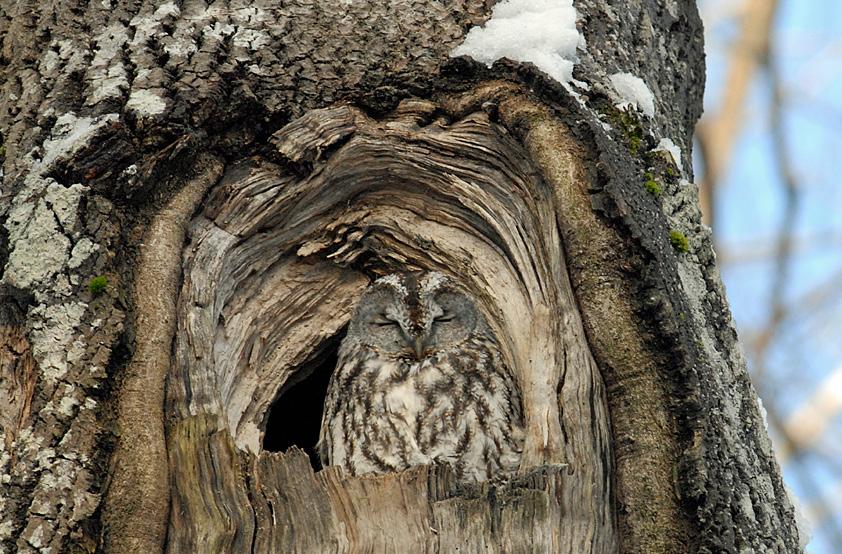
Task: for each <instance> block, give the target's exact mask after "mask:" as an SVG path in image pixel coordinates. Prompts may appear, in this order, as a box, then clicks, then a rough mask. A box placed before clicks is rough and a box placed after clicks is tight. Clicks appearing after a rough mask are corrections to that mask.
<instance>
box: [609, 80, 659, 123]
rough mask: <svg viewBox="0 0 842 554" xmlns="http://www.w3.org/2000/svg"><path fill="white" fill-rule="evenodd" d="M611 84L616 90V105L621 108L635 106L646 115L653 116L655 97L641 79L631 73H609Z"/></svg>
mask: <svg viewBox="0 0 842 554" xmlns="http://www.w3.org/2000/svg"><path fill="white" fill-rule="evenodd" d="M611 85H612V86H613V87H614V90H615V91H616V92H617V98H616V100H617V103H616V106H617V107H618V108H620V109H621V110H626V109H628V108H630V107H631V108H635V109H638V110H640V111H642V112H643V113H644V114H645V115H646V116H647V117H654V116H655V97H654V96H653V95H652V91H651V90H649V87H648V86H646V83H645V82H643V79H641V78H640V77H637V76H636V75H632V74H631V73H625V72H622V73H615V74H613V75H611Z"/></svg>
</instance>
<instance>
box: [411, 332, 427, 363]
mask: <svg viewBox="0 0 842 554" xmlns="http://www.w3.org/2000/svg"><path fill="white" fill-rule="evenodd" d="M426 346H427V345H426V344H424V337H416V339H415V341H414V342H413V344H412V349H413V350H414V351H415V359H416V360H420V359H421V358H423V357H424V348H425V347H426Z"/></svg>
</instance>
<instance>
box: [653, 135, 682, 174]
mask: <svg viewBox="0 0 842 554" xmlns="http://www.w3.org/2000/svg"><path fill="white" fill-rule="evenodd" d="M655 150H660V151H662V152H669V153H670V156H672V161H673V162H675V165H676V167H678V170H679V171H680V172H681V173H684V167H683V166H682V165H681V148H679V147H678V146H677V145H676V144H675V143H674V142H673V141H672V139H668V138H662V139H661V142H659V143H658V146H656V147H655Z"/></svg>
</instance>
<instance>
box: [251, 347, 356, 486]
mask: <svg viewBox="0 0 842 554" xmlns="http://www.w3.org/2000/svg"><path fill="white" fill-rule="evenodd" d="M341 334H342V335H344V334H345V333H344V331H343V332H342V333H341ZM339 341H340V336H339V335H338V336H336V337H334V338H333V339H331V340H329V341H326V342H325V344H324V346H322V347H320V348H319V350H318V353H317V355H316V356H315V357H314V358H313V359H312V360H309V361H308V362H307V363H305V364H304V365H303V366H302V367H301V368H299V369H297V370H296V371H295V373H294V374H293V375H294V377H292V378H290V380H289V381H288V382H287V383H285V384H284V386H283V387H282V388H281V391H280V392H279V393H278V398H277V400H275V402H273V403H272V406H271V408H269V413H268V415H267V419H266V428H265V430H264V435H263V449H264V450H268V451H269V452H285V451H286V450H287V449H289V448H290V447H292V446H297V447H298V448H300V449H301V450H303V451H304V452H306V453H307V456H308V457H309V458H310V465H311V466H313V469H314V470H316V471H318V470H320V469H322V464H321V461H320V460H319V456H318V454H317V452H316V443H317V442H318V440H319V428H320V425H321V421H322V412H323V409H324V401H325V394H326V393H327V385H328V382H329V381H330V376H331V375H332V374H333V370H334V369H335V368H336V360H337V357H338V352H337V351H338V348H339ZM296 377H297V378H296Z"/></svg>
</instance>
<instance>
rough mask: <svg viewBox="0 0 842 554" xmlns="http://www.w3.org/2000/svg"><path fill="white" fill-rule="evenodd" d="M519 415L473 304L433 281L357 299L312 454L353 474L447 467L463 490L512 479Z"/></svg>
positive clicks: (413, 279) (378, 288)
mask: <svg viewBox="0 0 842 554" xmlns="http://www.w3.org/2000/svg"><path fill="white" fill-rule="evenodd" d="M523 440H524V430H523V410H522V407H521V398H520V394H519V390H518V387H517V384H516V381H515V379H514V376H513V375H512V373H511V372H510V371H509V369H508V368H507V367H506V365H505V364H504V362H503V357H502V356H501V354H500V348H499V346H498V344H497V341H496V340H495V338H494V336H493V335H492V333H491V329H490V328H489V326H488V323H487V321H486V319H485V317H484V316H483V314H482V312H481V311H480V310H479V309H478V307H477V305H476V303H475V302H474V300H473V299H472V298H471V297H470V296H469V295H468V294H467V293H466V292H465V291H464V290H462V289H461V288H459V287H458V286H456V284H454V283H453V282H452V281H451V280H450V279H448V278H447V277H445V276H444V275H443V274H441V273H437V272H415V273H395V274H391V275H387V276H385V277H382V278H380V279H377V280H376V281H374V282H373V283H372V284H371V285H370V286H369V287H368V288H367V289H366V291H365V292H364V293H363V295H362V297H361V299H360V301H359V304H358V305H357V308H356V310H355V313H354V315H353V316H352V318H351V322H350V324H349V326H348V333H347V335H346V336H345V338H344V339H343V341H342V344H341V346H340V348H339V357H338V363H337V366H336V369H335V371H334V372H333V375H332V376H331V379H330V383H329V384H328V390H327V396H326V398H325V406H324V415H323V417H322V424H321V430H320V436H319V444H318V450H319V455H320V457H321V459H322V462H323V463H324V464H325V465H338V466H341V467H343V468H344V469H345V470H346V471H348V472H350V473H351V474H354V475H360V474H366V473H386V472H391V471H401V470H404V469H406V468H409V467H411V466H415V465H419V464H429V463H432V462H445V463H449V464H450V465H451V466H452V467H453V468H454V470H455V473H456V476H457V478H458V479H460V480H463V481H470V482H479V481H485V480H488V479H490V478H500V477H505V476H506V475H507V474H511V473H512V472H514V471H516V470H517V468H518V466H519V464H520V458H521V452H522V450H523Z"/></svg>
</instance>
